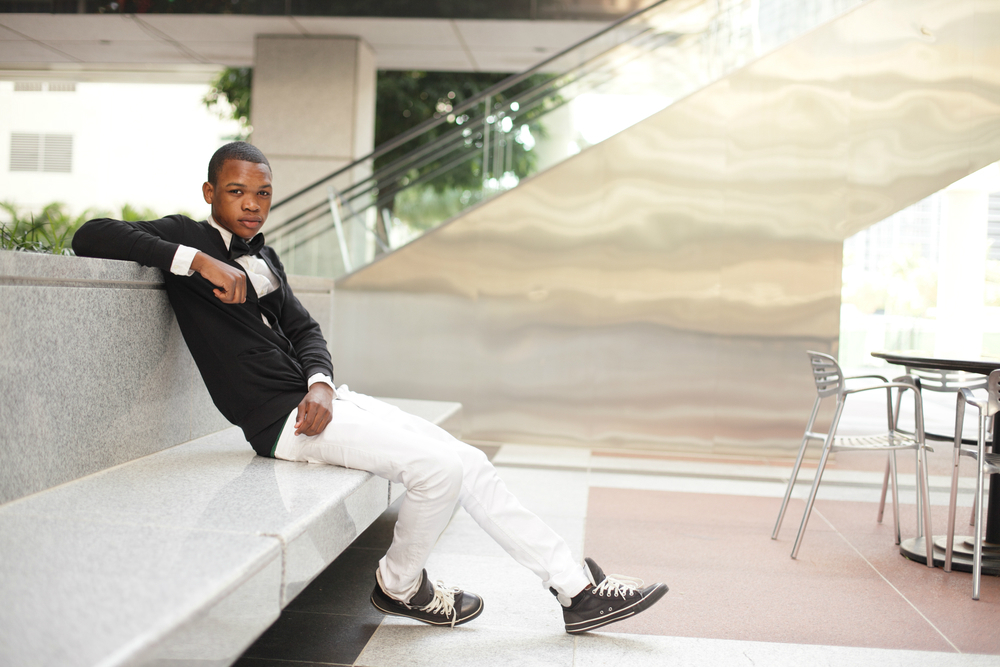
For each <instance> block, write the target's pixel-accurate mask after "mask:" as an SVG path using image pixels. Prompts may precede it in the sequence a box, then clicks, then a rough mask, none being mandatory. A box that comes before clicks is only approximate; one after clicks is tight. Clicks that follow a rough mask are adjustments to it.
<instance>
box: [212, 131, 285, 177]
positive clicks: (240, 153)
mask: <svg viewBox="0 0 1000 667" xmlns="http://www.w3.org/2000/svg"><path fill="white" fill-rule="evenodd" d="M227 160H239V161H241V162H253V163H254V164H266V165H267V168H268V169H270V168H271V163H270V162H268V161H267V158H266V157H264V154H263V153H261V152H260V149H259V148H257V147H256V146H254V145H253V144H248V143H247V142H245V141H234V142H232V143H229V144H226V145H225V146H223V147H222V148H220V149H219V150H217V151H215V155H213V156H212V159H211V160H209V161H208V182H209V183H211V184H212V185H216V182H215V179H216V178H218V177H219V170H220V169H222V165H224V164H225V163H226V161H227Z"/></svg>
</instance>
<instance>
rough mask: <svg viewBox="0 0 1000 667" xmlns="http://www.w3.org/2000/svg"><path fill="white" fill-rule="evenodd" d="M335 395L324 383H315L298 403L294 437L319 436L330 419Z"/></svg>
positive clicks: (331, 388)
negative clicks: (301, 435)
mask: <svg viewBox="0 0 1000 667" xmlns="http://www.w3.org/2000/svg"><path fill="white" fill-rule="evenodd" d="M336 397H337V393H336V392H335V391H334V390H333V387H331V386H330V385H328V384H327V383H325V382H316V383H315V384H313V386H312V387H310V388H309V393H308V394H306V397H305V398H303V399H302V402H301V403H299V410H298V412H297V413H296V415H295V435H300V434H305V435H319V434H320V433H322V432H323V429H325V428H326V427H327V426H328V425H329V424H330V420H331V419H332V415H331V414H330V413H331V412H332V411H333V399H334V398H336Z"/></svg>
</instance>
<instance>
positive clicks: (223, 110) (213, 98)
mask: <svg viewBox="0 0 1000 667" xmlns="http://www.w3.org/2000/svg"><path fill="white" fill-rule="evenodd" d="M252 84H253V69H252V68H250V67H227V68H226V69H224V70H222V72H220V73H219V76H217V77H216V78H215V80H214V81H212V85H211V87H210V88H209V89H208V93H206V94H205V97H203V98H202V102H203V103H204V104H205V106H206V107H208V108H209V109H211V110H214V111H216V113H218V114H219V116H220V117H221V118H225V119H232V120H235V121H238V122H239V123H240V126H241V128H242V131H241V133H240V136H238V137H232V138H233V139H241V140H245V139H246V138H247V137H248V136H249V135H250V129H251V128H250V89H251V87H252Z"/></svg>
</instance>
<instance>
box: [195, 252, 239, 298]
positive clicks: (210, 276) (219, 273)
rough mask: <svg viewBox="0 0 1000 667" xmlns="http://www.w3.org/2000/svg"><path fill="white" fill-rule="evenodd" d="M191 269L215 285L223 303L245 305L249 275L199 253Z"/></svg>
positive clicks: (216, 293)
mask: <svg viewBox="0 0 1000 667" xmlns="http://www.w3.org/2000/svg"><path fill="white" fill-rule="evenodd" d="M191 269H192V270H193V271H197V272H198V273H200V274H201V277H202V278H204V279H205V280H207V281H208V282H210V283H212V284H213V285H215V290H214V291H215V296H217V297H218V298H219V301H221V302H222V303H243V302H244V301H246V300H247V274H245V273H243V271H241V270H240V269H237V268H236V267H235V266H229V265H228V264H226V263H225V262H220V261H219V260H217V259H215V258H214V257H209V256H208V255H206V254H205V253H203V252H201V251H199V252H198V254H196V255H195V256H194V259H193V260H192V261H191Z"/></svg>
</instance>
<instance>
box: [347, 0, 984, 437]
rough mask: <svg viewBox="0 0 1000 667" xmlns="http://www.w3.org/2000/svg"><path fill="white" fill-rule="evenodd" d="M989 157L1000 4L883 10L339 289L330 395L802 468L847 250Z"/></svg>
mask: <svg viewBox="0 0 1000 667" xmlns="http://www.w3.org/2000/svg"><path fill="white" fill-rule="evenodd" d="M998 158H1000V0H909V1H906V0H874V1H872V2H868V3H865V4H864V5H862V6H860V7H858V8H857V9H856V10H854V11H852V12H851V13H849V14H847V15H845V16H843V17H841V18H839V19H837V20H835V21H833V22H831V23H829V24H826V25H824V26H823V27H821V28H819V29H817V30H815V31H813V32H811V33H809V34H807V35H806V36H805V37H803V38H800V39H798V40H796V41H794V42H792V43H791V44H789V45H786V46H784V47H782V48H781V49H779V50H778V51H776V52H774V53H771V54H770V55H768V56H766V57H764V58H762V59H760V60H758V61H756V62H754V63H752V64H750V65H749V66H747V67H745V68H743V69H741V70H738V71H737V72H736V73H735V74H733V75H730V76H729V77H727V78H725V79H723V80H721V81H719V82H717V83H715V84H713V85H711V86H709V87H707V88H704V89H703V90H701V91H699V92H697V93H695V94H694V95H691V96H689V97H688V98H686V99H683V100H680V101H678V102H676V103H674V104H673V105H671V106H670V107H668V108H667V109H665V110H664V111H662V112H660V113H658V114H656V115H655V116H653V117H651V118H649V119H648V120H646V121H643V122H642V123H640V124H638V125H636V126H634V127H632V128H630V129H628V130H626V131H624V132H622V133H620V134H618V135H616V136H614V137H612V138H610V139H607V140H606V141H604V142H602V143H600V144H597V145H596V146H594V147H592V148H590V149H588V150H585V151H584V152H582V153H580V154H579V155H577V156H575V157H574V158H571V159H570V160H568V161H566V162H564V163H562V164H560V165H559V166H557V167H555V168H553V169H551V170H549V171H546V172H544V173H542V174H540V175H538V176H536V177H534V178H532V179H530V180H528V181H525V182H522V184H521V185H520V186H518V187H517V188H515V189H514V190H511V191H510V192H508V193H506V194H504V195H501V196H499V197H497V198H496V199H493V200H491V201H489V202H487V203H486V204H484V205H482V206H480V207H478V208H476V209H473V210H472V211H471V212H468V213H467V214H465V215H464V216H462V217H460V218H458V219H456V220H455V221H453V222H451V223H450V224H448V225H445V226H443V227H442V228H440V229H438V230H437V231H436V232H433V233H431V234H428V235H426V236H425V237H423V238H421V239H419V240H418V241H416V242H414V243H412V244H411V245H409V246H407V247H405V248H403V249H402V250H400V251H397V252H395V253H393V254H391V255H388V256H385V257H384V258H383V259H381V260H379V261H377V262H376V263H374V264H373V265H371V266H369V267H368V268H366V269H364V270H362V271H360V272H358V273H356V274H354V275H351V276H348V277H346V278H345V279H343V280H341V281H339V283H338V288H337V289H338V291H337V295H336V300H335V301H336V308H335V310H336V312H335V317H336V331H337V336H336V341H334V343H333V347H334V352H335V355H336V356H335V358H336V363H337V374H338V380H340V381H345V382H348V383H349V384H351V385H352V386H353V387H354V388H356V389H358V390H361V391H365V392H370V393H374V394H380V395H396V396H409V397H416V398H435V399H447V400H456V401H461V402H462V403H463V404H464V406H465V415H466V420H467V421H466V426H467V428H466V434H467V436H468V437H470V438H473V439H477V438H478V439H490V440H505V441H517V442H567V443H572V442H583V443H590V444H601V445H608V446H627V447H664V446H668V447H689V448H712V449H715V450H725V451H731V450H739V449H747V448H755V449H758V450H759V449H764V448H768V449H773V448H792V447H796V446H797V444H798V440H799V438H800V437H801V429H802V427H803V425H804V423H805V421H806V419H807V417H808V412H809V409H810V407H811V404H812V400H813V395H814V394H813V389H812V387H811V381H810V378H809V375H808V366H807V362H806V357H805V350H807V349H818V350H821V351H827V352H830V351H835V350H836V345H837V339H838V335H839V309H840V288H841V276H840V273H841V255H842V241H843V239H844V238H846V237H847V236H849V235H851V234H853V233H855V232H857V231H858V230H860V229H863V228H864V227H866V226H868V225H870V224H872V223H874V222H877V221H878V220H880V219H882V218H884V217H885V216H887V215H888V214H890V213H892V212H894V211H897V210H899V209H901V208H903V207H905V206H908V205H909V204H911V203H913V202H915V201H917V200H919V199H921V198H923V197H925V196H927V195H928V194H931V193H932V192H935V191H936V190H938V189H940V188H942V187H944V186H945V185H947V184H949V183H951V182H953V181H955V180H957V179H958V178H960V177H962V176H964V175H966V174H968V173H970V172H972V171H975V170H976V169H978V168H980V167H981V166H984V165H986V164H988V163H990V162H993V161H996V160H997V159H998Z"/></svg>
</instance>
